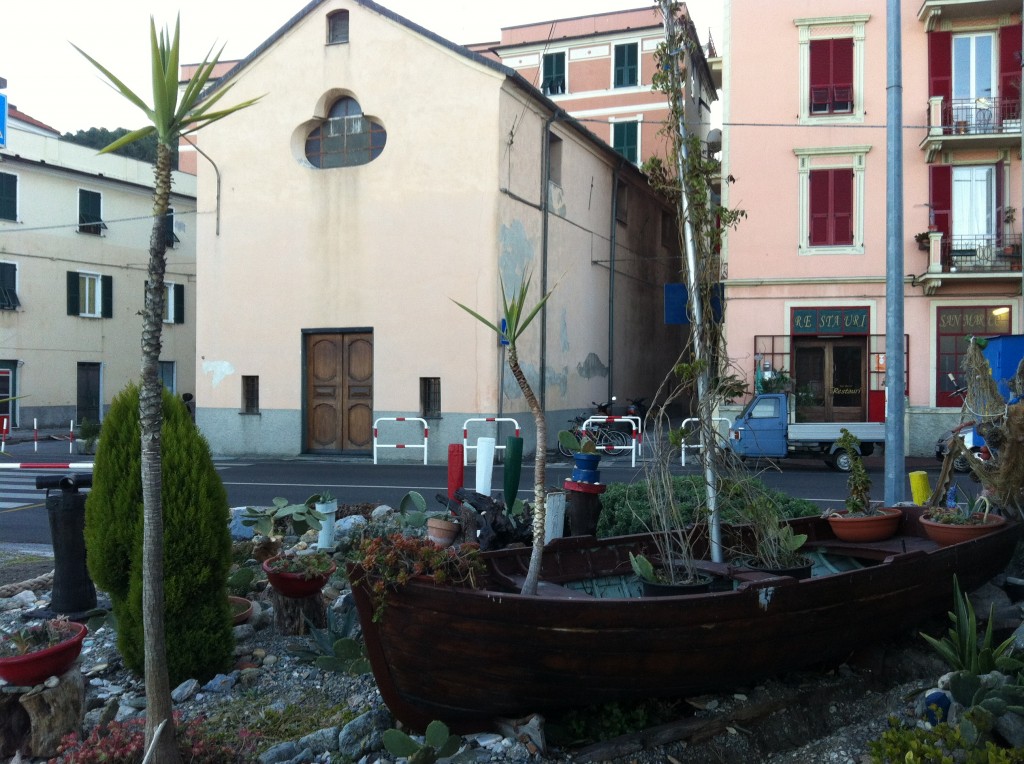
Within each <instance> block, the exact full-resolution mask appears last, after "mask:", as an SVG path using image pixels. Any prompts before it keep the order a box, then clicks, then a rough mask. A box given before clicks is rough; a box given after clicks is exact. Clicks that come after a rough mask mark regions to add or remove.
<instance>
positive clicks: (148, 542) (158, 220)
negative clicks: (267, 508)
mask: <svg viewBox="0 0 1024 764" xmlns="http://www.w3.org/2000/svg"><path fill="white" fill-rule="evenodd" d="M180 26H181V18H180V16H179V18H178V19H177V20H176V21H175V24H174V37H173V39H172V38H171V37H170V35H169V32H168V30H167V28H166V27H165V28H164V29H163V30H162V31H161V33H160V36H159V38H158V37H157V31H156V22H155V21H154V20H153V18H152V17H150V20H149V29H150V50H151V54H152V57H151V58H152V60H151V67H152V75H153V105H152V106H150V105H148V104H146V102H145V101H143V100H142V99H141V98H140V97H139V96H138V95H136V94H135V93H134V92H133V91H132V90H131V89H130V88H129V87H128V86H127V85H125V84H124V83H123V82H122V81H121V80H120V79H118V78H117V77H116V76H114V75H113V74H112V73H111V72H110V71H109V70H107V69H106V68H105V67H104V66H103V65H102V64H100V63H99V62H98V61H97V60H96V59H94V58H93V57H92V56H90V55H89V54H88V53H86V52H85V51H83V50H82V49H81V48H79V47H78V46H77V45H76V46H74V48H75V50H77V51H78V52H79V53H81V54H82V55H83V56H85V57H86V58H87V59H88V60H89V62H90V63H92V65H93V66H95V67H96V68H97V69H99V71H100V72H101V73H102V74H103V76H104V77H106V79H107V80H108V81H109V82H110V84H111V85H112V86H113V87H114V88H115V89H116V90H117V91H118V92H120V93H121V95H123V96H124V97H125V98H127V99H128V100H129V101H131V102H132V103H133V104H135V105H136V106H138V107H139V108H140V109H141V110H142V111H143V113H144V114H145V115H146V117H147V118H148V119H149V122H150V124H148V125H146V126H145V127H142V128H139V129H138V130H134V131H132V132H130V133H128V134H127V135H125V136H123V137H121V138H119V139H118V140H116V141H114V142H113V143H111V144H110V145H109V146H107V147H106V148H104V149H102V150H101V152H100V153H108V152H111V151H115V150H117V149H118V148H120V147H122V146H124V145H126V144H129V143H132V142H133V141H137V140H139V139H141V138H146V137H147V136H151V135H154V134H155V135H156V140H157V153H156V165H155V167H154V171H153V178H154V184H153V229H152V231H151V233H150V236H149V270H148V281H147V284H146V297H145V305H144V307H143V313H142V386H141V390H140V396H139V421H140V429H141V433H142V470H141V472H142V499H143V539H142V567H143V573H142V576H143V584H142V586H143V588H142V612H143V629H144V633H145V637H144V639H145V651H146V659H145V681H146V746H147V748H148V749H149V750H150V754H151V758H150V759H149V760H150V761H152V762H154V764H157V763H159V764H177V763H178V762H180V761H181V759H180V756H179V754H178V746H177V742H176V735H175V733H174V723H173V721H172V716H171V710H172V709H171V706H172V703H171V688H170V682H169V679H168V673H167V657H166V645H165V641H164V584H163V577H164V576H163V569H164V565H163V553H164V544H163V501H162V498H161V480H160V469H161V462H162V460H161V441H160V430H161V427H162V425H163V411H162V404H161V400H162V399H161V395H162V384H161V382H160V375H159V359H160V341H161V331H162V328H163V315H164V271H165V269H166V265H167V258H166V249H167V237H166V216H167V207H168V201H169V199H170V193H171V156H172V154H173V151H174V149H175V148H176V147H177V145H178V141H179V139H180V138H181V137H182V136H184V135H188V134H189V133H194V132H195V131H197V130H199V129H200V128H203V127H205V126H206V125H208V124H210V123H211V122H216V121H217V120H219V119H223V118H224V117H226V116H228V115H229V114H233V113H234V112H236V111H238V110H240V109H244V108H246V107H247V106H250V105H252V104H253V103H255V102H256V101H257V100H258V99H255V98H254V99H251V100H249V101H245V102H243V103H239V104H236V105H234V106H229V107H223V108H220V109H218V110H216V111H215V110H213V107H214V105H215V104H217V102H218V101H219V100H220V99H221V98H223V97H224V95H225V94H226V93H227V92H228V91H229V90H230V86H229V87H226V88H223V89H221V90H218V91H217V92H216V93H214V94H213V95H211V96H210V97H208V98H204V94H203V89H204V88H205V87H206V85H207V83H208V82H209V80H210V77H211V76H212V74H213V71H214V67H215V66H216V65H217V61H218V59H219V58H220V52H221V51H223V47H222V48H221V51H218V52H217V54H216V55H214V56H213V58H212V59H211V58H210V55H209V54H207V57H206V58H205V59H204V60H203V63H202V64H201V65H200V66H199V68H198V70H197V71H196V73H195V75H194V76H193V77H192V79H191V80H189V82H188V84H187V85H186V86H185V88H184V90H183V91H181V92H180V93H179V90H178V51H179V39H180ZM210 53H213V49H212V48H211V49H210ZM161 730H162V732H161Z"/></svg>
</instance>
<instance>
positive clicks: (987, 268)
mask: <svg viewBox="0 0 1024 764" xmlns="http://www.w3.org/2000/svg"><path fill="white" fill-rule="evenodd" d="M1020 269H1021V236H1020V234H1002V235H996V236H951V237H949V238H948V239H947V237H943V238H942V271H943V273H992V272H1000V273H1003V272H1006V271H1019V270H1020Z"/></svg>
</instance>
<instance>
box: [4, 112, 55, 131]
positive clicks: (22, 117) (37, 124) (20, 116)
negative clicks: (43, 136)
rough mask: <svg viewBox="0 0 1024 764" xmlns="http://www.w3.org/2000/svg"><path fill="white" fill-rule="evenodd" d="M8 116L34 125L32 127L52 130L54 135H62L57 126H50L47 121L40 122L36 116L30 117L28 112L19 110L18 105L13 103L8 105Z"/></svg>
mask: <svg viewBox="0 0 1024 764" xmlns="http://www.w3.org/2000/svg"><path fill="white" fill-rule="evenodd" d="M7 116H8V117H10V118H11V119H16V120H18V121H19V122H24V123H25V124H26V125H32V127H38V128H40V129H42V130H46V131H48V132H51V133H53V134H54V135H58V136H59V135H60V131H59V130H57V129H56V128H54V127H50V126H49V125H47V124H46V123H45V122H40V121H39V120H38V119H36V118H34V117H30V116H29V115H28V114H26V113H25V112H23V111H18V107H17V106H14V105H13V104H8V106H7Z"/></svg>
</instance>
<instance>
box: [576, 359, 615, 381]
mask: <svg viewBox="0 0 1024 764" xmlns="http://www.w3.org/2000/svg"><path fill="white" fill-rule="evenodd" d="M576 373H577V374H579V375H580V376H581V377H583V379H592V378H593V377H607V376H608V367H607V366H605V365H604V364H603V363H602V362H601V359H600V358H598V357H597V353H591V354H590V355H588V356H587V357H586V359H585V360H584V361H583V363H578V364H576Z"/></svg>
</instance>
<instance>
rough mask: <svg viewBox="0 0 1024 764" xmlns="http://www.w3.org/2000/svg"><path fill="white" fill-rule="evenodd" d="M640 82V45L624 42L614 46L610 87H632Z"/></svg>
mask: <svg viewBox="0 0 1024 764" xmlns="http://www.w3.org/2000/svg"><path fill="white" fill-rule="evenodd" d="M639 84H640V46H639V45H638V44H637V43H635V42H631V43H625V44H623V45H616V46H615V53H614V68H613V70H612V87H615V88H632V87H636V86H637V85H639Z"/></svg>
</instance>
